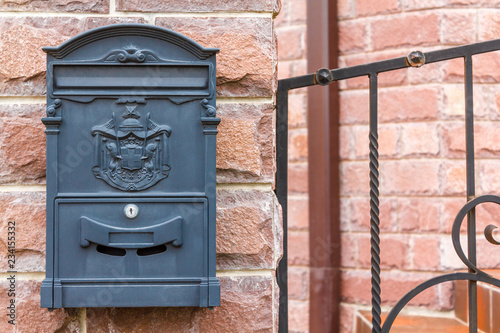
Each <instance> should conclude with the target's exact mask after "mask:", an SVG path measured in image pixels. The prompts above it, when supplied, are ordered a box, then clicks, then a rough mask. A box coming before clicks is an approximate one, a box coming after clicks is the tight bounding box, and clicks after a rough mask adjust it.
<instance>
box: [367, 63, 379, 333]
mask: <svg viewBox="0 0 500 333" xmlns="http://www.w3.org/2000/svg"><path fill="white" fill-rule="evenodd" d="M369 78H370V236H371V240H370V242H371V273H372V280H371V282H372V332H373V333H380V332H381V318H380V315H381V309H380V303H381V298H380V291H381V290H380V237H379V235H380V228H379V225H380V219H379V213H380V212H379V190H378V188H379V172H378V167H379V163H378V119H377V118H378V95H377V73H371V74H370V76H369Z"/></svg>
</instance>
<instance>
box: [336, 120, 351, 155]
mask: <svg viewBox="0 0 500 333" xmlns="http://www.w3.org/2000/svg"><path fill="white" fill-rule="evenodd" d="M353 142H354V138H353V133H352V127H351V126H342V125H341V126H340V127H339V156H340V159H342V160H348V159H350V158H351V152H354V149H353V148H351V146H352V143H353Z"/></svg>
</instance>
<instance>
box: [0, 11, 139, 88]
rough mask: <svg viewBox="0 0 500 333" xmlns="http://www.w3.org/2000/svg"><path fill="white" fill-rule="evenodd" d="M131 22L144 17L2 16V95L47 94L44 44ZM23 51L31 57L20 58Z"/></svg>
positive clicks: (0, 72)
mask: <svg viewBox="0 0 500 333" xmlns="http://www.w3.org/2000/svg"><path fill="white" fill-rule="evenodd" d="M132 22H133V23H142V22H144V19H142V18H134V17H128V18H126V17H121V18H114V17H109V18H108V17H89V18H81V19H78V18H71V17H65V18H62V17H15V18H14V17H1V16H0V44H2V48H1V50H0V96H6V95H7V96H42V95H44V94H45V67H46V60H45V59H46V55H45V53H44V52H43V51H42V47H43V46H57V45H59V44H61V42H63V41H65V40H66V39H68V38H70V37H73V36H75V35H77V34H78V33H81V32H84V31H87V30H89V29H93V28H97V27H100V26H104V25H108V24H113V23H132ZM20 54H22V55H25V56H26V57H29V61H20V58H19V55H20ZM95 56H96V57H97V58H98V57H99V55H95ZM102 56H104V55H102ZM21 59H22V58H21Z"/></svg>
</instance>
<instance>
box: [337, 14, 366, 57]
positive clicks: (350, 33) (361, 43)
mask: <svg viewBox="0 0 500 333" xmlns="http://www.w3.org/2000/svg"><path fill="white" fill-rule="evenodd" d="M366 28H367V26H366V22H364V21H363V20H355V21H343V22H342V21H341V22H339V51H340V52H341V53H353V52H360V51H363V50H365V49H366V47H367V42H366V38H367V32H366Z"/></svg>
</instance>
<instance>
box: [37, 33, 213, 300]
mask: <svg viewBox="0 0 500 333" xmlns="http://www.w3.org/2000/svg"><path fill="white" fill-rule="evenodd" d="M44 51H45V52H46V53H47V116H46V117H45V118H43V119H42V121H43V123H44V124H45V125H46V134H47V259H46V278H45V280H44V281H43V284H42V289H41V305H42V307H46V308H61V307H149V306H201V307H211V306H218V305H219V304H220V285H219V281H218V280H217V278H216V277H215V182H216V176H215V149H216V148H215V144H216V134H217V125H218V123H219V122H220V119H219V118H216V114H215V65H216V59H215V55H216V53H217V52H218V49H214V48H204V47H202V46H200V45H199V44H197V43H196V42H194V41H192V40H190V39H188V38H186V37H184V36H182V35H180V34H178V33H175V32H172V31H170V30H167V29H163V28H159V27H155V26H148V25H143V24H118V25H111V26H106V27H102V28H97V29H94V30H91V31H88V32H85V33H83V34H80V35H78V36H76V37H74V38H72V39H70V40H68V41H66V42H65V43H63V44H61V45H60V46H58V47H46V48H44Z"/></svg>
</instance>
